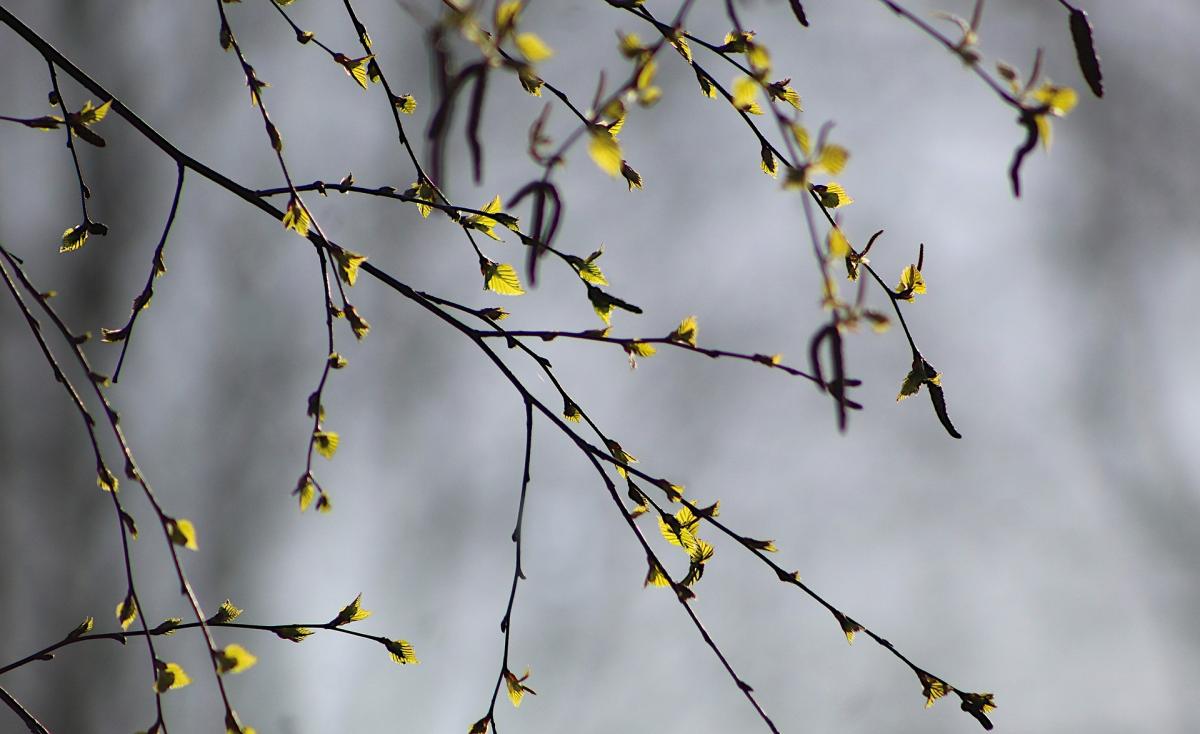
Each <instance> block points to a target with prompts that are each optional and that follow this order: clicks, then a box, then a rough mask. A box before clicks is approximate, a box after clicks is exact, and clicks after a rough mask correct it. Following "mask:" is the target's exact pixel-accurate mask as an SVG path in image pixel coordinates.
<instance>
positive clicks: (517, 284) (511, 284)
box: [483, 260, 525, 296]
mask: <svg viewBox="0 0 1200 734" xmlns="http://www.w3.org/2000/svg"><path fill="white" fill-rule="evenodd" d="M483 287H484V288H485V289H487V290H490V291H492V292H494V293H499V294H500V295H503V296H520V295H523V294H524V293H525V289H524V288H522V287H521V279H520V278H519V277H517V271H516V270H515V269H513V266H512V265H509V264H508V263H498V262H492V261H491V260H487V261H486V262H485V263H484V265H483Z"/></svg>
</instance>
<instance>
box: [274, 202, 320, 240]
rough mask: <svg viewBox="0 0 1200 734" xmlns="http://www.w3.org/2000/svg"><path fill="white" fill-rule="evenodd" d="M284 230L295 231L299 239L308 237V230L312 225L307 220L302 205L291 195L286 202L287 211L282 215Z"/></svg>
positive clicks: (306, 213) (306, 214)
mask: <svg viewBox="0 0 1200 734" xmlns="http://www.w3.org/2000/svg"><path fill="white" fill-rule="evenodd" d="M280 221H281V222H282V223H283V228H284V229H291V230H295V232H296V234H298V235H300V236H301V237H307V236H308V228H309V226H310V225H311V224H312V222H311V220H309V218H308V212H307V211H306V210H305V209H304V205H303V204H301V203H300V198H299V197H297V196H295V195H294V194H293V195H292V198H291V199H289V200H288V205H287V211H285V212H284V213H283V219H282V220H280Z"/></svg>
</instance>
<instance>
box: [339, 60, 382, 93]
mask: <svg viewBox="0 0 1200 734" xmlns="http://www.w3.org/2000/svg"><path fill="white" fill-rule="evenodd" d="M373 58H375V57H374V56H373V55H368V56H363V57H361V58H357V59H351V58H349V57H347V56H345V55H344V54H336V55H334V57H333V60H334V61H336V62H338V63H339V64H341V65H342V68H343V69H345V70H346V73H347V74H349V75H350V78H351V79H353V80H354V81H356V82H358V86H360V87H362V88H363V89H366V88H367V81H368V79H367V65H368V64H369V63H370V62H371V59H373Z"/></svg>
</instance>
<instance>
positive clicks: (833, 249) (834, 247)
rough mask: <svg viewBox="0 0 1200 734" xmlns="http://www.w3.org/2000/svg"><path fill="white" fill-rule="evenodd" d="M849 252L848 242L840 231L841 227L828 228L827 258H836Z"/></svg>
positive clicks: (842, 256)
mask: <svg viewBox="0 0 1200 734" xmlns="http://www.w3.org/2000/svg"><path fill="white" fill-rule="evenodd" d="M849 254H850V242H849V241H848V240H847V239H846V235H845V234H844V233H843V232H842V229H841V227H834V228H833V229H831V230H829V258H830V259H831V260H838V259H841V258H844V257H846V255H849Z"/></svg>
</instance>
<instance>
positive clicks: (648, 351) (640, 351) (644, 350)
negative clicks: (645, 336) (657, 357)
mask: <svg viewBox="0 0 1200 734" xmlns="http://www.w3.org/2000/svg"><path fill="white" fill-rule="evenodd" d="M625 351H626V353H628V354H629V355H630V356H631V357H632V356H637V357H653V356H654V354H655V353H656V352H657V351H658V350H657V349H655V348H654V345H653V344H647V343H646V342H637V341H634V342H629V343H628V344H626V345H625Z"/></svg>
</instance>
